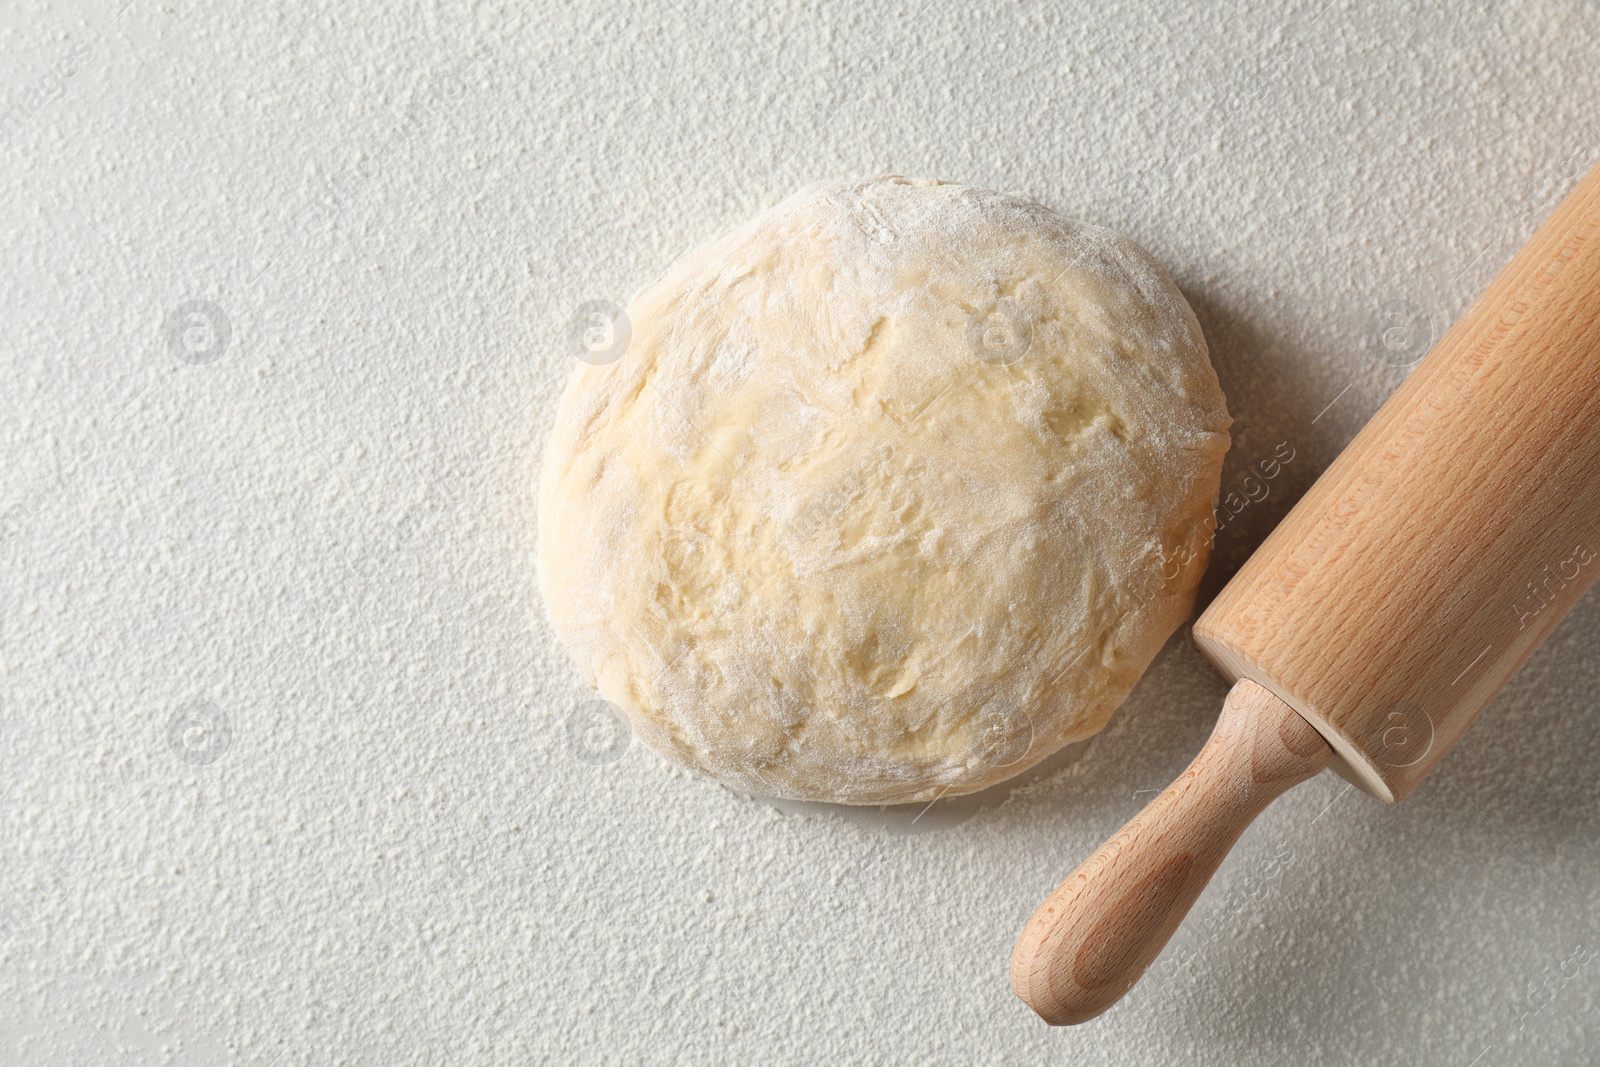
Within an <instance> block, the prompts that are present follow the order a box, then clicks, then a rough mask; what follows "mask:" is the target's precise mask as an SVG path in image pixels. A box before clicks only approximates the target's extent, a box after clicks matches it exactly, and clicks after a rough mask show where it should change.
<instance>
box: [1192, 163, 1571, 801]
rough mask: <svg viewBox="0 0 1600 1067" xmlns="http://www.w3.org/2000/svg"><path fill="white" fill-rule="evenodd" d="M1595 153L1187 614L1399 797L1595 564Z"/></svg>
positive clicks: (1369, 785)
mask: <svg viewBox="0 0 1600 1067" xmlns="http://www.w3.org/2000/svg"><path fill="white" fill-rule="evenodd" d="M1597 524H1600V170H1597V171H1595V172H1591V173H1590V174H1589V175H1588V176H1587V177H1586V178H1584V180H1583V181H1582V182H1581V183H1580V184H1579V185H1578V187H1577V188H1576V189H1575V190H1574V191H1573V193H1572V194H1571V195H1570V196H1568V197H1567V199H1566V200H1565V201H1564V202H1563V203H1562V204H1561V206H1560V207H1559V208H1558V209H1557V210H1556V212H1555V213H1554V214H1553V215H1552V216H1551V217H1550V219H1549V220H1548V221H1547V222H1545V224H1544V225H1543V226H1541V227H1540V228H1539V230H1538V232H1537V233H1536V234H1535V235H1534V237H1533V238H1532V240H1530V241H1529V242H1528V244H1527V245H1526V246H1525V247H1524V248H1523V249H1522V250H1521V251H1520V252H1519V253H1518V254H1517V255H1516V256H1515V257H1514V258H1513V259H1512V261H1511V263H1510V264H1509V265H1508V266H1507V267H1506V268H1505V270H1504V271H1502V272H1501V274H1500V275H1499V277H1498V278H1496V280H1495V281H1494V282H1493V283H1492V284H1491V285H1490V286H1489V288H1488V289H1487V290H1486V291H1485V292H1484V293H1483V295H1482V296H1481V297H1479V299H1478V301H1477V302H1476V303H1475V304H1474V305H1473V306H1472V308H1471V309H1470V310H1469V311H1468V312H1467V314H1466V315H1464V316H1463V317H1462V318H1461V319H1460V320H1459V321H1458V322H1457V323H1456V324H1455V326H1453V327H1452V328H1451V329H1450V331H1449V332H1448V333H1447V334H1446V335H1445V336H1444V338H1442V339H1441V340H1440V341H1439V343H1438V344H1437V345H1436V346H1435V347H1434V349H1433V350H1432V351H1431V352H1430V353H1429V354H1428V356H1427V357H1426V358H1425V359H1424V360H1423V361H1422V363H1421V364H1420V365H1419V366H1418V367H1417V369H1416V370H1415V371H1414V372H1412V374H1411V376H1410V377H1409V378H1408V379H1407V380H1406V382H1405V383H1404V384H1403V385H1401V387H1400V388H1399V389H1398V390H1396V392H1395V393H1394V395H1393V396H1392V397H1390V399H1389V400H1388V402H1387V403H1385V404H1384V405H1383V407H1382V408H1381V409H1380V410H1379V411H1378V414H1377V415H1376V416H1375V417H1374V418H1373V419H1372V421H1371V422H1370V423H1368V424H1367V426H1366V427H1365V428H1364V429H1363V430H1362V431H1361V433H1360V434H1358V435H1357V436H1356V438H1355V440H1354V441H1352V442H1351V443H1350V445H1349V446H1348V447H1347V448H1346V449H1345V450H1344V452H1343V453H1342V454H1341V455H1340V456H1339V457H1338V459H1337V460H1335V461H1334V463H1333V465H1332V466H1331V467H1329V468H1328V470H1327V471H1326V472H1325V473H1324V474H1323V475H1322V477H1321V478H1320V479H1319V480H1318V481H1317V483H1316V484H1315V485H1314V486H1312V488H1311V490H1310V491H1309V492H1308V493H1307V494H1306V495H1305V497H1304V498H1303V499H1301V500H1300V502H1299V503H1298V504H1297V505H1296V506H1295V508H1294V509H1293V510H1292V511H1291V512H1290V513H1289V515H1288V516H1287V517H1286V518H1285V519H1284V521H1283V522H1282V523H1281V524H1279V526H1278V527H1277V529H1275V530H1274V531H1273V533H1272V534H1271V536H1269V537H1268V538H1267V540H1266V541H1265V542H1264V543H1263V544H1262V546H1261V547H1260V548H1259V549H1258V550H1257V551H1256V552H1255V554H1254V555H1253V556H1251V558H1250V559H1249V561H1248V562H1246V564H1245V565H1244V567H1243V568H1242V569H1241V570H1240V571H1239V573H1238V574H1237V575H1235V576H1234V578H1233V580H1232V581H1231V582H1229V584H1228V586H1227V588H1225V589H1224V590H1223V591H1222V593H1221V594H1220V595H1219V596H1218V597H1217V599H1216V600H1215V601H1213V602H1212V604H1211V606H1210V607H1209V608H1208V609H1207V610H1206V612H1205V613H1204V614H1203V615H1202V616H1201V617H1200V619H1199V620H1198V621H1197V622H1196V624H1195V626H1194V638H1195V642H1196V644H1198V645H1199V646H1200V648H1201V650H1202V651H1203V652H1204V653H1205V654H1206V655H1207V656H1208V657H1209V658H1210V659H1211V660H1212V661H1213V662H1214V663H1215V664H1216V665H1217V667H1218V668H1219V669H1220V670H1221V671H1222V672H1223V674H1224V675H1226V676H1227V677H1228V678H1229V679H1230V680H1231V679H1237V678H1250V679H1253V680H1255V681H1257V682H1259V683H1260V684H1261V685H1263V686H1265V687H1266V688H1268V689H1270V690H1272V691H1273V692H1274V693H1276V694H1277V695H1278V696H1279V697H1280V698H1282V699H1283V700H1284V701H1286V702H1287V703H1289V704H1290V705H1291V706H1292V707H1294V708H1295V710H1297V711H1298V712H1300V714H1301V715H1303V716H1305V717H1306V718H1307V719H1308V720H1309V721H1310V722H1311V723H1312V724H1313V725H1314V726H1316V727H1317V729H1318V730H1319V731H1320V732H1321V733H1322V734H1323V736H1324V737H1325V738H1326V739H1327V740H1328V742H1329V743H1330V744H1331V745H1333V747H1334V749H1335V750H1336V752H1337V753H1338V756H1339V759H1338V761H1337V765H1338V767H1339V770H1340V773H1342V774H1344V775H1345V776H1346V777H1348V778H1350V779H1351V780H1352V781H1354V782H1355V783H1356V784H1358V785H1360V786H1361V787H1362V788H1364V789H1366V790H1367V791H1368V792H1370V793H1372V794H1374V795H1375V796H1378V797H1381V798H1383V799H1385V800H1398V799H1400V798H1403V797H1404V796H1405V795H1406V794H1407V793H1409V792H1410V791H1411V790H1412V789H1413V788H1414V787H1415V786H1416V784H1417V783H1418V782H1419V781H1421V780H1422V778H1423V777H1425V776H1426V775H1427V773H1428V772H1429V771H1430V770H1432V769H1433V767H1434V766H1435V764H1437V763H1438V761H1439V759H1440V758H1441V757H1442V756H1443V755H1444V753H1445V751H1446V750H1447V749H1449V747H1450V746H1451V745H1452V744H1453V743H1454V742H1455V741H1456V739H1457V738H1459V737H1460V736H1461V734H1462V733H1463V732H1464V731H1465V730H1466V729H1467V727H1469V726H1470V725H1471V724H1472V722H1473V721H1474V720H1475V719H1476V718H1477V716H1478V714H1479V713H1480V712H1481V711H1482V710H1483V708H1484V706H1485V705H1486V704H1488V702H1489V700H1490V699H1491V698H1492V697H1493V696H1494V694H1495V693H1496V692H1498V691H1499V689H1500V688H1501V686H1503V685H1504V684H1505V682H1506V681H1507V679H1509V678H1510V677H1511V675H1512V674H1513V673H1514V672H1515V671H1516V669H1517V668H1518V667H1519V666H1521V664H1522V663H1523V661H1524V660H1526V659H1527V658H1528V656H1529V655H1530V654H1532V652H1533V650H1534V648H1535V647H1537V646H1538V644H1539V643H1540V642H1541V641H1543V640H1544V638H1545V637H1546V636H1547V635H1548V634H1549V632H1550V631H1551V630H1552V629H1553V628H1554V627H1555V625H1556V624H1557V623H1558V622H1559V621H1560V620H1561V618H1562V617H1563V616H1564V615H1565V614H1566V613H1567V611H1568V610H1569V609H1570V608H1571V607H1572V605H1573V604H1574V603H1576V602H1577V600H1578V598H1579V597H1581V596H1582V595H1583V594H1584V592H1585V591H1586V590H1587V589H1588V588H1589V586H1590V585H1591V584H1592V583H1593V582H1594V580H1595V577H1596V575H1597V573H1600V561H1597V560H1596V554H1597V549H1600V525H1597Z"/></svg>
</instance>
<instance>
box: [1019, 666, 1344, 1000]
mask: <svg viewBox="0 0 1600 1067" xmlns="http://www.w3.org/2000/svg"><path fill="white" fill-rule="evenodd" d="M1332 758H1333V750H1332V749H1331V748H1329V747H1328V744H1327V742H1326V741H1324V740H1323V739H1322V737H1321V736H1320V735H1319V734H1318V733H1317V732H1316V730H1314V729H1313V728H1312V727H1311V725H1310V724H1309V723H1307V722H1306V721H1305V720H1304V719H1303V718H1301V717H1300V715H1299V714H1297V713H1296V712H1295V711H1294V709H1293V708H1291V707H1289V705H1287V704H1285V703H1284V702H1283V701H1281V700H1279V699H1278V698H1277V697H1276V696H1273V695H1272V694H1271V693H1269V692H1268V691H1267V690H1265V689H1263V688H1262V687H1261V686H1259V685H1257V684H1256V683H1255V682H1252V681H1248V680H1241V681H1239V682H1238V683H1237V684H1236V685H1234V687H1233V689H1232V690H1231V691H1230V692H1229V693H1228V698H1227V700H1226V701H1225V702H1224V703H1223V706H1222V714H1221V716H1219V717H1218V719H1217V725H1216V728H1215V729H1214V730H1213V731H1212V732H1211V739H1210V740H1209V741H1207V742H1206V745H1205V748H1203V749H1201V750H1200V754H1199V755H1198V756H1196V757H1195V758H1194V762H1193V763H1191V764H1189V767H1188V769H1187V770H1185V771H1184V772H1183V774H1182V775H1180V776H1179V777H1178V780H1177V781H1175V782H1173V783H1172V785H1170V786H1168V787H1167V789H1166V792H1164V793H1162V794H1161V795H1160V796H1159V797H1157V798H1156V799H1155V800H1153V801H1151V802H1150V804H1149V806H1147V807H1146V808H1145V809H1144V810H1143V811H1141V812H1140V813H1139V814H1138V815H1136V816H1134V818H1133V821H1131V822H1129V823H1128V824H1127V825H1126V826H1124V827H1123V828H1122V829H1121V830H1119V831H1118V832H1117V834H1116V836H1115V837H1113V838H1111V840H1109V841H1107V842H1106V843H1105V844H1104V845H1102V846H1100V848H1099V849H1098V850H1097V851H1096V852H1095V853H1094V855H1092V856H1090V857H1089V858H1088V859H1087V860H1085V861H1084V863H1083V865H1082V866H1081V867H1079V868H1078V869H1077V870H1076V871H1074V872H1073V873H1072V875H1071V876H1070V877H1069V878H1068V879H1067V880H1066V881H1064V882H1062V883H1061V885H1060V886H1058V887H1057V888H1056V891H1055V892H1054V893H1052V894H1051V895H1050V898H1049V899H1048V900H1046V901H1045V902H1044V904H1042V905H1041V906H1040V907H1039V910H1038V911H1036V912H1034V914H1033V918H1032V919H1030V920H1028V924H1027V926H1026V927H1024V928H1023V931H1022V935H1021V936H1020V937H1019V938H1018V939H1017V947H1016V950H1015V951H1014V952H1013V954H1012V957H1011V988H1012V989H1013V990H1014V991H1015V992H1016V994H1017V996H1019V997H1021V998H1022V1000H1023V1001H1024V1002H1026V1003H1027V1005H1028V1006H1029V1007H1031V1008H1032V1009H1033V1010H1034V1011H1036V1012H1038V1013H1039V1015H1040V1016H1041V1017H1043V1019H1044V1020H1045V1021H1046V1022H1048V1023H1051V1024H1053V1025H1062V1024H1070V1023H1081V1022H1086V1021H1087V1020H1089V1019H1092V1018H1094V1017H1095V1016H1097V1015H1099V1014H1100V1013H1101V1012H1103V1011H1105V1010H1106V1009H1107V1008H1109V1007H1111V1006H1112V1005H1113V1004H1115V1003H1116V1002H1117V1001H1118V1000H1120V999H1121V998H1122V995H1123V994H1124V993H1126V992H1127V991H1128V990H1129V989H1131V988H1132V987H1133V984H1134V983H1135V982H1137V981H1138V980H1139V976H1140V975H1142V974H1144V972H1145V969H1146V968H1148V967H1149V966H1150V964H1151V963H1153V962H1154V961H1155V958H1156V957H1157V956H1158V955H1160V953H1161V949H1162V948H1163V947H1164V946H1165V945H1166V943H1167V941H1168V939H1170V938H1171V937H1172V934H1173V932H1174V931H1176V930H1177V928H1178V925H1179V924H1180V923H1181V922H1183V917H1184V916H1185V915H1187V914H1188V912H1189V908H1190V907H1191V906H1192V905H1193V904H1194V902H1195V900H1196V899H1198V898H1199V896H1200V893H1201V891H1202V890H1204V889H1205V887H1206V883H1207V882H1209V881H1210V880H1211V876H1212V874H1214V873H1215V872H1216V869H1217V867H1218V866H1219V865H1220V864H1221V863H1222V860H1223V857H1225V856H1226V855H1227V854H1228V850H1229V849H1230V848H1232V847H1233V843H1234V842H1235V841H1237V840H1238V839H1239V835H1240V834H1242V833H1244V830H1245V828H1246V827H1247V826H1249V825H1250V823H1251V821H1252V820H1254V819H1255V817H1256V816H1257V815H1259V814H1260V813H1261V812H1262V811H1263V810H1265V809H1266V806H1267V805H1268V804H1270V803H1272V801H1274V800H1276V799H1277V798H1278V797H1279V796H1281V795H1282V794H1283V793H1284V792H1285V791H1286V790H1288V789H1289V787H1290V786H1293V785H1296V784H1297V783H1299V782H1303V781H1305V780H1306V779H1307V778H1310V777H1312V776H1314V775H1315V774H1317V772H1319V771H1321V770H1322V768H1324V767H1326V766H1327V765H1328V763H1329V761H1330V760H1331V759H1332Z"/></svg>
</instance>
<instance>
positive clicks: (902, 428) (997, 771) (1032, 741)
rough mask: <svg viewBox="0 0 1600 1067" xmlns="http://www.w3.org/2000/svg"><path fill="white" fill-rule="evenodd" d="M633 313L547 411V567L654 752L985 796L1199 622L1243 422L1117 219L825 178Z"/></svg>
mask: <svg viewBox="0 0 1600 1067" xmlns="http://www.w3.org/2000/svg"><path fill="white" fill-rule="evenodd" d="M628 314H629V317H630V319H631V321H632V329H633V339H632V342H631V344H630V347H629V349H628V351H627V353H626V354H625V356H624V357H623V358H622V359H621V360H619V361H618V362H617V363H615V364H611V365H607V366H580V367H579V368H578V370H577V371H576V372H575V374H574V376H573V379H572V381H571V383H570V384H569V386H568V388H567V391H566V394H565V396H564V397H563V400H562V404H561V409H560V412H559V414H558V417H557V423H556V428H555V431H554V434H553V437H552V439H551V442H550V446H549V450H548V452H547V455H546V459H545V466H544V473H543V480H542V484H541V488H540V509H539V536H540V581H541V585H542V587H543V590H544V593H545V599H546V603H547V604H548V606H549V610H550V613H551V616H552V619H553V621H554V623H555V626H556V629H557V631H558V632H559V633H560V634H561V636H562V638H563V640H564V641H565V642H566V643H567V645H568V646H569V648H570V649H571V651H572V653H573V655H574V657H575V658H576V659H577V661H578V663H579V665H580V666H581V667H582V669H583V670H584V671H585V673H586V674H587V675H588V676H589V678H590V679H591V680H592V681H593V682H594V684H595V685H596V687H597V688H598V689H599V691H600V693H601V695H603V696H604V697H605V698H606V699H608V700H611V701H613V702H614V703H616V704H618V705H619V706H621V707H622V708H624V709H626V710H627V712H628V713H629V715H630V716H631V717H632V719H633V725H634V729H635V730H636V731H637V733H638V734H639V735H640V736H641V737H642V738H644V739H645V740H646V741H647V742H648V743H650V744H651V745H652V746H653V747H655V748H656V749H658V750H659V751H661V752H663V753H665V754H666V755H668V756H669V757H671V758H673V759H676V760H677V761H679V762H681V763H683V764H684V765H686V766H689V767H692V768H696V769H699V770H701V771H704V772H706V773H709V774H711V775H713V776H715V777H717V778H719V779H721V780H723V781H725V782H728V783H729V784H732V785H735V786H738V787H741V788H746V789H750V790H753V791H756V792H761V793H767V794H771V795H775V796H783V797H790V798H796V799H810V800H833V801H842V802H846V803H860V804H882V803H900V802H911V801H917V800H926V799H930V798H932V797H933V796H936V795H951V794H958V793H965V792H970V791H973V790H976V789H981V788H983V787H985V786H987V785H991V784H993V783H994V782H997V781H1000V780H1001V779H1004V778H1006V777H1009V776H1010V775H1012V774H1015V773H1017V772H1019V771H1021V770H1023V769H1025V768H1027V767H1029V766H1031V765H1033V764H1034V763H1037V762H1038V761H1039V760H1041V759H1043V758H1044V757H1046V756H1048V755H1049V754H1050V753H1051V752H1054V751H1055V750H1056V749H1058V748H1059V747H1060V746H1062V745H1064V744H1066V743H1068V742H1070V741H1073V740H1077V739H1080V738H1082V737H1085V736H1087V735H1089V734H1091V733H1093V732H1095V731H1096V730H1098V729H1099V728H1100V727H1101V726H1102V725H1103V724H1104V723H1105V721H1106V719H1107V717H1108V716H1109V715H1110V714H1111V712H1112V711H1113V710H1114V709H1115V708H1116V706H1117V705H1118V704H1120V703H1121V702H1122V700H1123V699H1124V698H1125V697H1126V696H1127V694H1128V692H1129V690H1130V689H1132V687H1133V684H1134V683H1135V682H1136V681H1137V679H1138V677H1139V674H1140V672H1142V671H1143V670H1144V668H1145V667H1146V666H1147V665H1148V663H1149V661H1150V659H1151V658H1152V657H1153V656H1154V655H1155V653H1156V652H1157V651H1158V650H1159V649H1160V647H1161V645H1162V643H1163V642H1164V641H1165V640H1166V638H1167V637H1168V636H1169V635H1170V634H1171V632H1172V631H1173V630H1174V629H1175V628H1176V627H1177V626H1178V625H1179V624H1180V623H1181V622H1182V621H1183V619H1184V618H1185V617H1186V616H1187V615H1188V613H1189V611H1190V609H1191V607H1192V604H1193V596H1194V585H1195V584H1196V582H1197V581H1198V579H1199V576H1200V574H1201V572H1202V571H1203V570H1204V567H1205V561H1206V557H1207V549H1208V547H1209V523H1210V518H1211V508H1212V506H1213V504H1214V501H1215V497H1216V492H1217V486H1218V479H1219V476H1220V472H1221V466H1222V458H1223V455H1224V453H1225V452H1226V451H1227V447H1228V434H1227V431H1228V425H1229V419H1228V415H1227V412H1226V408H1225V405H1224V401H1223V396H1222V392H1221V389H1220V388H1219V386H1218V384H1217V379H1216V375H1215V374H1214V373H1213V371H1212V369H1211V364H1210V361H1209V359H1208V357H1207V353H1206V347H1205V342H1204V339H1203V338H1202V337H1201V334H1200V328H1199V325H1198V324H1197V322H1196V321H1195V318H1194V315H1193V313H1192V312H1191V311H1190V310H1189V307H1188V305H1187V304H1186V303H1185V302H1184V300H1183V297H1182V296H1181V295H1180V294H1179V293H1178V291H1177V289H1176V288H1175V287H1174V286H1173V284H1172V282H1171V280H1170V279H1169V278H1168V276H1167V274H1166V272H1165V271H1163V270H1162V269H1161V267H1160V266H1159V265H1158V264H1156V263H1155V261H1154V260H1152V259H1151V258H1150V256H1149V255H1148V254H1146V253H1145V252H1144V251H1143V250H1142V249H1140V248H1138V247H1137V246H1136V245H1134V244H1133V243H1132V242H1130V241H1128V240H1126V239H1125V238H1122V237H1119V236H1117V235H1116V234H1113V233H1111V232H1109V231H1107V230H1103V229H1099V228H1096V227H1093V226H1086V225H1082V224H1078V223H1074V222H1069V221H1067V220H1065V219H1063V218H1061V217H1059V216H1057V215H1056V214H1054V213H1053V212H1051V211H1049V210H1048V209H1046V208H1044V207H1042V206H1040V205H1038V204H1036V203H1034V202H1032V201H1030V200H1027V199H1024V198H1021V197H1016V196H1011V195H1007V194H1002V193H995V192H988V191H984V190H978V189H971V188H968V187H965V186H961V185H954V184H946V183H938V182H932V181H925V180H913V179H906V178H900V177H884V178H874V179H871V180H868V181H862V182H834V183H824V184H819V185H815V186H811V187H809V188H806V189H803V190H801V191H800V192H798V193H796V194H795V195H794V196H792V197H790V198H789V199H787V200H785V201H784V202H782V203H781V204H779V205H777V206H776V207H774V208H773V209H771V210H770V211H768V212H766V213H764V214H762V215H761V216H759V217H758V218H756V219H755V220H754V221H752V222H751V223H749V224H748V225H746V226H745V227H743V228H742V229H740V230H739V231H737V232H735V233H733V234H731V235H729V236H727V237H725V238H723V239H721V240H719V241H717V242H715V243H713V244H712V245H710V246H709V247H707V248H705V249H703V250H701V251H700V252H698V253H696V254H694V255H692V256H690V257H689V258H688V259H686V260H685V261H684V262H682V263H681V264H679V265H678V266H677V267H676V268H674V269H673V270H672V271H671V272H670V273H669V274H668V275H667V276H666V277H665V278H663V279H662V280H661V281H660V282H658V283H656V284H655V285H653V286H651V287H650V288H649V289H647V290H645V291H644V292H643V293H642V294H640V295H639V297H638V298H637V299H635V301H634V302H633V304H632V305H631V307H630V308H629V311H628ZM991 337H998V338H999V339H1000V341H1001V342H1002V343H1010V344H1012V345H1013V346H1014V350H1016V351H1020V355H1015V356H1014V357H1012V356H1009V355H1008V357H1007V359H1005V360H995V359H991V358H986V357H987V356H988V355H989V353H986V352H985V351H984V350H983V349H982V348H981V347H980V346H979V345H978V344H975V343H974V340H973V339H974V338H985V339H987V338H991ZM985 343H987V342H985ZM1008 351H1009V350H1008ZM997 724H999V725H997ZM1002 727H1003V728H1002ZM1002 734H1003V735H1004V736H999V735H1002ZM997 738H998V741H999V743H998V744H997ZM1019 738H1020V739H1021V740H1020V741H1019V740H1018V739H1019ZM1007 741H1009V742H1011V743H1010V744H1006V742H1007ZM997 752H1003V753H1004V756H1003V758H997V755H996V753H997Z"/></svg>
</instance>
